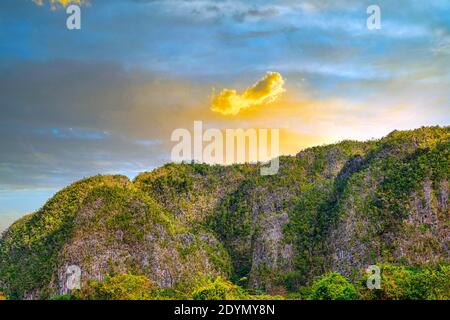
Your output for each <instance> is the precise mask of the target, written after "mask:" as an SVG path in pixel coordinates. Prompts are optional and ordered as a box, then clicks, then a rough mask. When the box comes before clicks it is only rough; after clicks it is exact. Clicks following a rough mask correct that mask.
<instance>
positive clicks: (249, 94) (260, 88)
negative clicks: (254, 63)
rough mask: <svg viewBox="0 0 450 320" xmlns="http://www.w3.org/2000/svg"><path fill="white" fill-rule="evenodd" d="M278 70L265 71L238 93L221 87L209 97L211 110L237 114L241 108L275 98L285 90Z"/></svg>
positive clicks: (271, 100) (268, 101)
mask: <svg viewBox="0 0 450 320" xmlns="http://www.w3.org/2000/svg"><path fill="white" fill-rule="evenodd" d="M283 85H284V79H283V77H282V76H281V74H280V73H278V72H270V71H269V72H267V74H266V75H265V76H264V77H263V78H262V79H260V80H258V81H257V82H256V83H255V84H254V85H253V86H251V87H249V88H247V89H245V91H244V92H243V93H242V94H238V93H237V91H236V90H234V89H223V90H222V91H221V92H220V93H219V94H217V95H214V96H213V97H212V99H211V110H212V111H214V112H218V113H221V114H223V115H233V116H235V115H237V114H238V113H239V112H240V111H241V110H245V109H248V108H251V107H258V106H262V105H265V104H267V103H270V102H273V101H275V100H277V99H278V98H279V97H280V95H281V94H282V93H283V92H285V91H286V90H285V89H284V88H283Z"/></svg>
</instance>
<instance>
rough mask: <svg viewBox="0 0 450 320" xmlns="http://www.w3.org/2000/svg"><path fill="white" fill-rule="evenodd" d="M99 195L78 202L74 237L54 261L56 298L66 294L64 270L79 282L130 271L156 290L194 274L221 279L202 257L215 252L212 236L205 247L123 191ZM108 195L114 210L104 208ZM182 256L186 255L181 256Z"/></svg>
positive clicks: (155, 207) (154, 208)
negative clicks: (75, 270)
mask: <svg viewBox="0 0 450 320" xmlns="http://www.w3.org/2000/svg"><path fill="white" fill-rule="evenodd" d="M103 191H104V192H100V193H99V194H98V195H95V196H91V198H92V200H89V201H87V202H85V203H84V205H83V207H82V208H81V209H80V211H79V213H78V215H77V217H76V219H75V220H74V229H75V232H74V233H73V234H72V236H71V239H70V240H69V241H68V242H67V243H66V244H65V246H64V247H63V249H62V252H61V254H60V256H59V261H60V263H61V267H60V268H59V270H58V276H59V279H58V284H59V287H58V288H57V289H58V291H59V292H60V293H61V294H63V293H65V292H66V291H67V288H66V286H65V280H66V278H67V276H66V272H65V271H66V268H67V266H69V265H76V266H78V267H79V268H80V269H81V270H82V278H83V279H84V280H85V281H87V280H88V279H94V280H102V279H104V278H105V277H106V276H107V275H108V274H111V273H116V274H117V273H127V272H129V271H130V270H133V271H134V272H136V273H138V274H143V275H146V276H148V277H149V278H150V279H151V280H153V281H154V282H156V283H157V284H158V286H159V287H161V288H168V287H171V288H173V287H176V286H177V285H180V284H182V283H183V282H185V281H188V280H193V277H195V276H197V275H198V274H201V275H210V276H217V275H223V273H222V272H221V270H219V269H218V268H216V267H215V266H214V264H213V263H211V262H210V261H209V259H208V255H207V253H206V252H205V248H206V247H208V248H214V247H217V249H218V250H220V244H219V243H218V242H217V240H215V238H214V237H212V236H211V235H209V239H208V242H207V243H202V242H200V239H199V235H194V234H192V233H190V232H189V231H188V230H187V229H184V228H183V227H182V226H181V225H177V223H176V222H172V221H171V220H170V217H168V216H167V214H165V213H164V211H163V210H162V208H160V207H159V206H158V205H157V204H156V203H153V202H151V201H150V202H148V201H145V197H142V198H141V197H139V195H134V196H129V195H128V193H127V190H119V191H118V190H103ZM111 192H112V193H113V195H114V198H117V199H118V200H119V202H117V204H116V205H112V204H111V203H107V202H108V201H110V197H111ZM106 194H108V196H106ZM124 207H125V208H124ZM124 209H125V210H124ZM165 215H166V216H165ZM177 228H179V230H177ZM183 229H184V230H183ZM202 236H203V238H205V237H206V236H208V235H206V234H202ZM198 243H201V245H198ZM202 245H204V246H202ZM183 251H189V254H184V255H183ZM219 254H220V252H219Z"/></svg>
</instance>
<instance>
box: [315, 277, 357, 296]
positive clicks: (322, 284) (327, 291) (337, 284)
mask: <svg viewBox="0 0 450 320" xmlns="http://www.w3.org/2000/svg"><path fill="white" fill-rule="evenodd" d="M309 298H310V299H312V300H355V299H359V294H358V292H357V291H356V289H355V287H354V286H353V285H352V284H351V283H350V282H349V281H348V280H347V279H346V278H345V277H343V276H342V275H340V274H339V273H337V272H330V273H327V274H325V275H324V276H322V277H320V278H318V279H317V280H316V281H314V283H313V284H312V286H311V293H310V296H309Z"/></svg>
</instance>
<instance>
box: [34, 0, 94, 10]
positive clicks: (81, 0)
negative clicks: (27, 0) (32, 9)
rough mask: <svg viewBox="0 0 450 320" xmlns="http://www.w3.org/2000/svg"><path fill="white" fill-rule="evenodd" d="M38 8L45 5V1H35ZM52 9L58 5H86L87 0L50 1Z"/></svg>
mask: <svg viewBox="0 0 450 320" xmlns="http://www.w3.org/2000/svg"><path fill="white" fill-rule="evenodd" d="M33 2H34V3H36V4H37V5H38V6H42V5H44V2H45V1H44V0H33ZM48 2H49V3H50V5H51V7H52V9H55V8H56V6H57V5H60V6H63V7H67V6H68V5H69V4H84V3H86V2H87V1H86V0H48Z"/></svg>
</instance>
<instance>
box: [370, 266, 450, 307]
mask: <svg viewBox="0 0 450 320" xmlns="http://www.w3.org/2000/svg"><path fill="white" fill-rule="evenodd" d="M380 269H381V288H380V289H374V290H371V291H369V290H368V289H367V288H366V286H365V279H366V278H364V280H363V281H362V286H363V289H362V290H361V292H362V293H363V296H364V298H365V299H375V300H379V299H382V300H436V299H438V300H447V299H450V267H449V266H447V265H441V266H438V267H423V268H415V267H407V266H394V265H391V264H387V263H386V264H383V265H382V266H381V268H380Z"/></svg>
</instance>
